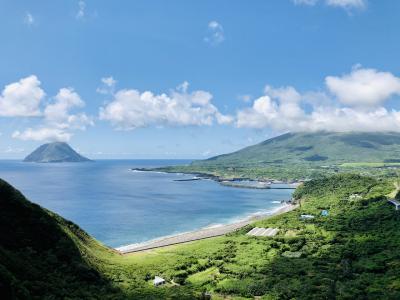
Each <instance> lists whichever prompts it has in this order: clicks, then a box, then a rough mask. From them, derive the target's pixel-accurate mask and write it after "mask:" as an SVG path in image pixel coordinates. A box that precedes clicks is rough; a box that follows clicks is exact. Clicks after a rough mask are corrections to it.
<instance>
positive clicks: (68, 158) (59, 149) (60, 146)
mask: <svg viewBox="0 0 400 300" xmlns="http://www.w3.org/2000/svg"><path fill="white" fill-rule="evenodd" d="M84 161H90V159H88V158H86V157H84V156H82V155H80V154H79V153H77V152H76V151H75V150H74V149H72V148H71V147H70V146H69V145H68V144H67V143H62V142H54V143H48V144H44V145H41V146H40V147H39V148H37V149H36V150H35V151H33V152H32V153H31V154H29V155H28V156H27V157H25V159H24V162H40V163H49V162H52V163H54V162H84Z"/></svg>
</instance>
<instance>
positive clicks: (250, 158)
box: [194, 132, 400, 167]
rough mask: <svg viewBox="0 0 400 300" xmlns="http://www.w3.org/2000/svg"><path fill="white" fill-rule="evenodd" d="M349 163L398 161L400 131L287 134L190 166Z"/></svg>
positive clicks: (399, 158)
mask: <svg viewBox="0 0 400 300" xmlns="http://www.w3.org/2000/svg"><path fill="white" fill-rule="evenodd" d="M351 162H362V163H368V162H388V163H396V162H397V163H400V133H395V132H387V133H379V132H374V133H363V132H346V133H337V132H316V133H287V134H284V135H281V136H278V137H275V138H272V139H269V140H266V141H264V142H262V143H260V144H257V145H254V146H250V147H247V148H244V149H241V150H239V151H237V152H234V153H230V154H225V155H220V156H216V157H212V158H209V159H207V160H203V161H197V162H195V163H194V165H201V166H205V165H213V166H215V165H223V166H228V165H229V166H238V167H240V166H246V167H249V166H256V167H260V166H268V165H270V164H304V165H332V164H335V165H340V164H343V163H351Z"/></svg>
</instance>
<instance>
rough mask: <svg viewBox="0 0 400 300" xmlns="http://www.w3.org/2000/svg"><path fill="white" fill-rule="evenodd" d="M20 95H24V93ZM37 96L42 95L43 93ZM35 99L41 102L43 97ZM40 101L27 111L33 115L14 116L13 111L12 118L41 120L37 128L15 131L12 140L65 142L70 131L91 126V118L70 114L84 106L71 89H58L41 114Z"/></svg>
mask: <svg viewBox="0 0 400 300" xmlns="http://www.w3.org/2000/svg"><path fill="white" fill-rule="evenodd" d="M35 78H36V77H35ZM36 80H37V79H36ZM34 86H35V85H34ZM36 86H38V84H36ZM22 94H24V95H25V94H26V93H22ZM37 94H38V93H37ZM39 94H40V95H42V94H43V95H44V92H42V93H39ZM37 98H40V100H41V99H42V98H43V97H37ZM7 99H8V98H7ZM40 100H39V101H37V102H35V106H34V108H33V106H32V107H30V110H28V111H34V112H35V114H26V113H25V114H21V113H20V114H16V113H15V111H13V115H12V116H38V117H40V118H41V119H40V121H41V123H40V125H39V126H37V127H35V128H27V129H25V130H23V131H22V132H21V131H19V130H17V131H15V132H14V133H13V134H12V137H13V138H17V139H21V140H34V141H42V140H46V141H55V140H57V141H67V140H69V139H70V138H71V136H72V131H74V130H85V129H86V127H87V126H91V125H93V120H92V118H91V117H89V116H87V115H86V114H85V113H82V112H79V113H76V114H73V113H71V110H73V109H76V108H81V107H83V106H84V105H85V103H84V102H83V100H82V99H81V98H80V96H79V95H78V94H77V93H76V92H75V91H74V90H73V89H72V88H62V89H60V90H59V92H58V94H57V95H56V96H55V97H54V99H53V101H52V102H50V103H48V104H47V105H46V106H45V108H44V111H43V113H42V112H40V110H39V104H40ZM24 107H26V106H24ZM25 110H26V109H25ZM19 111H21V109H19Z"/></svg>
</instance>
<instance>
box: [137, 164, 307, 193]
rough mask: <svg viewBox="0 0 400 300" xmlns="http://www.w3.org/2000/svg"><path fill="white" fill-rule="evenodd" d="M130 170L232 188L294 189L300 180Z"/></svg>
mask: <svg viewBox="0 0 400 300" xmlns="http://www.w3.org/2000/svg"><path fill="white" fill-rule="evenodd" d="M130 171H132V172H153V173H158V174H178V175H192V176H193V178H188V179H176V180H174V181H181V182H184V181H197V180H213V181H215V182H217V183H219V184H220V185H223V186H227V187H234V188H244V189H293V190H294V189H296V188H297V187H298V186H299V185H300V184H301V183H302V181H281V180H275V179H268V180H263V179H253V178H248V177H232V178H225V177H221V176H218V175H212V174H208V173H201V172H185V171H168V170H164V169H162V168H131V169H130ZM246 181H248V182H253V183H255V184H254V185H253V184H244V182H246ZM274 184H285V185H287V187H285V188H282V187H280V188H277V187H275V188H274V187H272V186H273V185H274Z"/></svg>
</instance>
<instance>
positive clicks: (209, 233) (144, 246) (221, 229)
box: [115, 204, 298, 254]
mask: <svg viewBox="0 0 400 300" xmlns="http://www.w3.org/2000/svg"><path fill="white" fill-rule="evenodd" d="M297 207H298V205H297V204H296V205H294V204H285V205H284V206H281V207H279V208H277V209H275V210H273V211H270V212H266V213H261V214H253V215H251V216H249V217H248V218H246V219H244V220H241V221H237V222H234V223H230V224H224V225H216V226H210V227H205V228H201V229H198V230H194V231H190V232H185V233H180V234H176V235H170V236H165V237H161V238H158V239H154V240H150V241H147V242H143V243H139V244H130V245H125V246H120V247H117V248H115V250H117V251H118V252H119V253H121V254H129V253H136V252H142V251H147V250H152V249H157V248H163V247H167V246H171V245H177V244H184V243H188V242H193V241H198V240H203V239H207V238H212V237H217V236H221V235H225V234H227V233H230V232H234V231H236V230H238V229H240V228H242V227H244V226H246V225H249V224H251V223H252V222H254V221H257V220H260V219H265V218H271V217H274V216H277V215H280V214H284V213H287V212H289V211H292V210H294V209H296V208H297Z"/></svg>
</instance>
